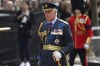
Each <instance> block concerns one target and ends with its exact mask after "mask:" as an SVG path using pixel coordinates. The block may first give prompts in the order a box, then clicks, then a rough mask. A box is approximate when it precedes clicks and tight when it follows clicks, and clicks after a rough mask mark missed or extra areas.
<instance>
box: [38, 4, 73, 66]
mask: <svg viewBox="0 0 100 66" xmlns="http://www.w3.org/2000/svg"><path fill="white" fill-rule="evenodd" d="M42 7H43V12H44V15H45V17H46V20H45V21H43V22H42V23H41V24H40V26H39V29H38V35H39V37H40V39H41V44H40V47H41V52H40V66H67V62H66V58H65V56H66V55H67V54H69V52H70V51H71V50H72V49H73V40H72V34H71V30H70V26H69V24H68V23H67V22H65V21H63V20H61V19H59V18H58V17H57V6H56V5H55V4H53V3H48V2H44V3H43V4H42Z"/></svg>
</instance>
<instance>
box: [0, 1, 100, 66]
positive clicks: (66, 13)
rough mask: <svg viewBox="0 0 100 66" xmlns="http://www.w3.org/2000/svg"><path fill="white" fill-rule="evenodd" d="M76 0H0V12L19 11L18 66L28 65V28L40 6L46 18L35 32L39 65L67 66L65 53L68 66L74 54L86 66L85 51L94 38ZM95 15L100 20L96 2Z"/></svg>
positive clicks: (86, 17) (99, 5) (99, 9)
mask: <svg viewBox="0 0 100 66" xmlns="http://www.w3.org/2000/svg"><path fill="white" fill-rule="evenodd" d="M77 1H78V3H77V2H76V1H74V0H71V1H70V0H40V1H38V0H28V1H24V0H14V1H13V0H1V3H0V10H7V11H18V12H17V14H16V19H15V21H16V23H17V24H18V43H19V56H20V59H21V64H20V65H19V66H30V59H29V58H30V57H29V53H28V42H29V39H30V37H31V35H30V30H31V27H32V25H33V24H34V23H35V21H34V20H35V19H34V13H33V11H34V10H35V9H38V8H39V7H40V8H42V10H41V11H43V13H44V15H45V18H46V20H45V21H43V22H42V23H41V24H40V26H39V30H38V35H39V36H40V39H41V47H42V49H41V52H40V60H39V61H40V66H66V65H67V62H66V57H65V56H66V55H68V54H69V64H70V66H73V65H74V60H75V57H76V54H79V56H80V59H81V62H82V66H88V64H87V52H88V50H89V48H90V44H91V37H92V36H93V32H92V30H91V20H90V18H89V16H87V15H86V14H85V12H86V10H87V7H86V8H85V7H84V1H83V0H81V2H80V0H77ZM73 3H75V4H73ZM79 3H80V4H79ZM72 4H73V5H72ZM82 4H83V5H82ZM40 5H41V6H42V7H41V6H40ZM97 13H98V14H99V17H100V2H99V0H98V8H97ZM59 18H60V19H59ZM45 62H46V63H45Z"/></svg>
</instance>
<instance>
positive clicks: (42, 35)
mask: <svg viewBox="0 0 100 66" xmlns="http://www.w3.org/2000/svg"><path fill="white" fill-rule="evenodd" d="M42 25H43V23H41V24H40V26H39V29H38V35H39V36H40V37H41V41H42V40H43V37H44V36H45V35H47V32H46V31H43V32H41V31H40V30H41V28H42Z"/></svg>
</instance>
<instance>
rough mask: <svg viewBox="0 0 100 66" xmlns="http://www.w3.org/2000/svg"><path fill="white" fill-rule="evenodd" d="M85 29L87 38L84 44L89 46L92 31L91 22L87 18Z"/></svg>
mask: <svg viewBox="0 0 100 66" xmlns="http://www.w3.org/2000/svg"><path fill="white" fill-rule="evenodd" d="M85 28H86V36H87V40H86V43H88V44H90V43H91V39H92V36H93V31H92V29H91V20H90V18H89V17H88V18H87V21H86V24H85Z"/></svg>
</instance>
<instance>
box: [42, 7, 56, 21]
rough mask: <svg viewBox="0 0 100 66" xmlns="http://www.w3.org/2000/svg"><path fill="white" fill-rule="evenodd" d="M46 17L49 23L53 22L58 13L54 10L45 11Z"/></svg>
mask: <svg viewBox="0 0 100 66" xmlns="http://www.w3.org/2000/svg"><path fill="white" fill-rule="evenodd" d="M44 14H45V17H46V19H47V20H48V21H52V20H53V19H54V18H55V16H56V11H55V10H54V9H52V10H44Z"/></svg>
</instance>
